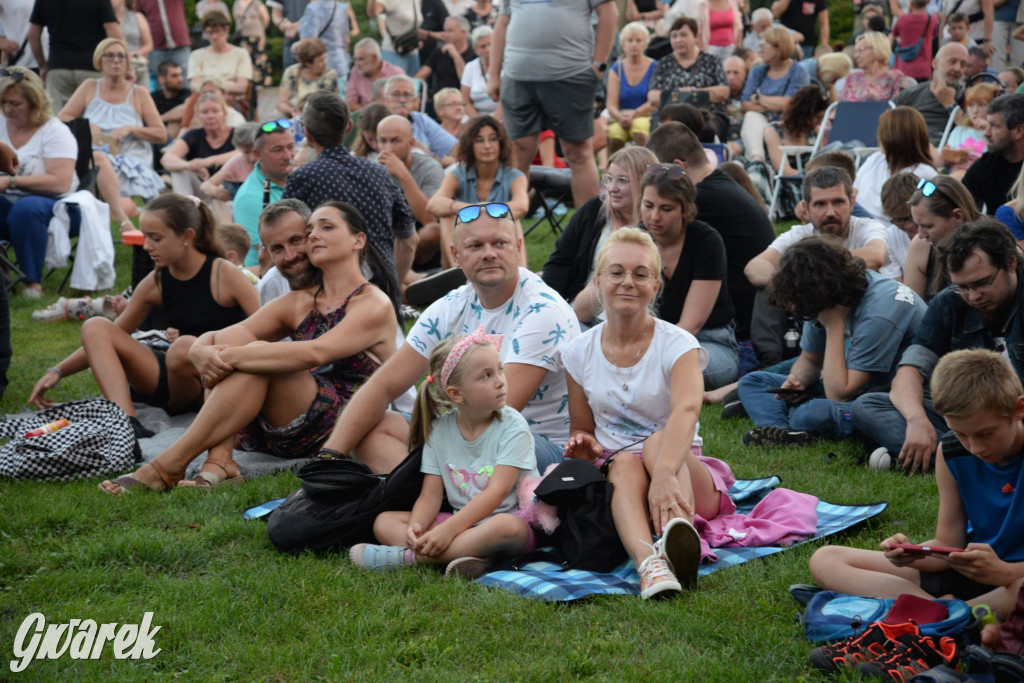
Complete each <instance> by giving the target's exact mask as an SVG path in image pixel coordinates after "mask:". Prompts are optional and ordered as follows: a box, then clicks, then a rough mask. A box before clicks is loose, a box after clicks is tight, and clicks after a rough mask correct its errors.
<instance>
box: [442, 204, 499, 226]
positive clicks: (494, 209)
mask: <svg viewBox="0 0 1024 683" xmlns="http://www.w3.org/2000/svg"><path fill="white" fill-rule="evenodd" d="M484 211H486V212H487V215H488V216H490V217H491V218H505V217H506V216H511V215H512V210H511V209H509V208H508V205H507V204H497V203H494V204H473V205H472V206H464V207H463V208H461V209H459V211H458V213H456V214H455V216H456V217H457V218H458V220H457V221H456V222H457V223H472V222H473V221H475V220H476V219H477V218H480V214H481V213H482V212H484Z"/></svg>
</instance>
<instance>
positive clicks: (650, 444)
mask: <svg viewBox="0 0 1024 683" xmlns="http://www.w3.org/2000/svg"><path fill="white" fill-rule="evenodd" d="M662 437H663V433H662V432H656V433H654V434H652V435H651V438H649V439H647V443H646V444H644V467H645V468H646V469H647V473H648V476H650V474H651V473H652V472H653V471H654V467H655V464H656V463H657V461H658V448H659V447H660V445H661V439H662ZM683 464H684V467H681V468H679V471H678V472H677V473H676V477H677V478H678V479H679V486H680V488H681V489H682V491H683V496H684V497H685V498H686V500H687V501H688V502H689V503H690V505H692V506H693V510H694V512H696V513H697V514H698V515H700V516H701V517H703V518H704V519H714V518H715V517H717V516H718V509H719V506H720V505H721V502H722V494H720V493H719V492H718V491H717V490H716V489H715V482H714V480H713V479H712V478H711V473H710V472H708V468H707V467H705V466H704V463H702V462H701V461H700V460H697V456H696V455H694V454H693V451H692V450H690V449H689V448H687V449H686V454H685V455H684V456H683Z"/></svg>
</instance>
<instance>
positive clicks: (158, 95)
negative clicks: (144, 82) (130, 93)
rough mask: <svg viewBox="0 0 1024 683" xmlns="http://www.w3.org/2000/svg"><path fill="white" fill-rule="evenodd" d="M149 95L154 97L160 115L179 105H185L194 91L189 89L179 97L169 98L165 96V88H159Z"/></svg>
mask: <svg viewBox="0 0 1024 683" xmlns="http://www.w3.org/2000/svg"><path fill="white" fill-rule="evenodd" d="M149 94H150V95H152V96H153V102H155V103H156V110H157V112H159V113H160V114H166V113H167V112H169V111H170V110H172V109H174V108H175V107H177V106H178V105H179V104H185V100H187V99H188V98H189V95H191V94H192V91H191V90H189V89H188V88H185V89H184V90H182V91H181V92H179V93H178V94H177V95H174V96H172V97H167V96H165V95H164V90H163V88H157V89H156V90H154V91H153V92H151V93H149Z"/></svg>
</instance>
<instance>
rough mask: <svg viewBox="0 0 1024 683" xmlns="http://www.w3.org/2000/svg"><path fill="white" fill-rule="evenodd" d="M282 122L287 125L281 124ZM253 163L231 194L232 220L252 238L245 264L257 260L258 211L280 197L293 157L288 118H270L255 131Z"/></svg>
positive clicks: (293, 150) (293, 146)
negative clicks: (233, 199) (233, 196)
mask: <svg viewBox="0 0 1024 683" xmlns="http://www.w3.org/2000/svg"><path fill="white" fill-rule="evenodd" d="M282 124H286V125H287V127H282ZM252 156H253V159H254V160H255V161H256V164H255V165H254V166H253V169H252V172H251V173H250V174H249V177H247V178H246V179H245V182H243V183H242V185H241V187H239V188H238V192H236V193H235V201H234V209H233V211H234V218H235V222H236V223H238V224H239V225H241V226H242V227H243V228H245V230H246V232H248V233H249V237H250V238H251V240H252V247H251V248H250V249H249V253H248V254H247V255H246V257H245V265H246V267H249V266H255V265H257V264H258V263H259V239H260V235H259V230H258V229H259V220H260V213H261V212H262V211H263V209H264V208H266V207H267V206H269V205H270V204H272V203H274V202H276V201H278V200H279V199H281V195H282V194H283V193H284V185H285V183H286V182H287V181H288V174H289V173H291V171H292V162H293V161H294V160H295V136H294V135H292V127H291V124H290V123H289V122H288V121H281V120H278V121H270V122H268V123H264V124H263V125H262V126H260V129H259V130H258V131H257V132H256V144H255V145H254V146H253V149H252Z"/></svg>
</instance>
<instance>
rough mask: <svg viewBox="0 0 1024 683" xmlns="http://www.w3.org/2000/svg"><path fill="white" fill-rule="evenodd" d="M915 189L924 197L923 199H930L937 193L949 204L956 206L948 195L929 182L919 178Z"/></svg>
mask: <svg viewBox="0 0 1024 683" xmlns="http://www.w3.org/2000/svg"><path fill="white" fill-rule="evenodd" d="M917 189H918V190H920V191H921V194H922V195H924V196H925V197H931V196H932V195H933V194H935V193H936V192H938V193H939V194H940V195H942V196H943V197H945V198H946V199H947V200H948V201H949V202H950V203H951V204H956V202H954V201H953V199H952V198H951V197H950V196H949V195H948V194H946V193H945V192H943V191H942V190H940V189H939V186H938V185H936V184H935V183H933V182H932V181H930V180H926V179H924V178H921V180H919V181H918V183H917Z"/></svg>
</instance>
